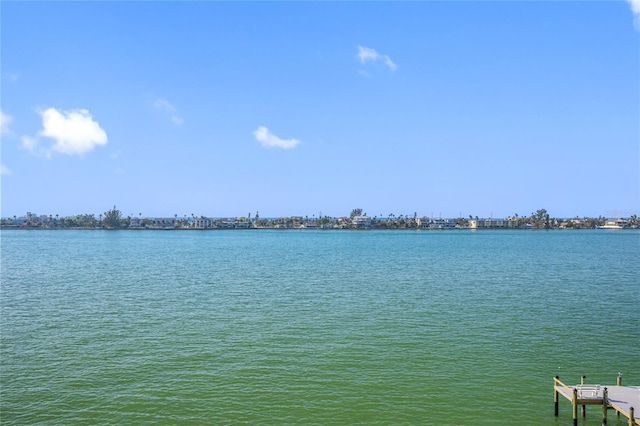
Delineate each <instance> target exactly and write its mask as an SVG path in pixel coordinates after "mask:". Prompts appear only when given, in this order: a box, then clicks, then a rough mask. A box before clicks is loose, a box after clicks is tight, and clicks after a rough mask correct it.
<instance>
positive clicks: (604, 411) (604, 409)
mask: <svg viewBox="0 0 640 426" xmlns="http://www.w3.org/2000/svg"><path fill="white" fill-rule="evenodd" d="M608 394H609V391H608V390H607V388H606V387H605V388H604V389H603V391H602V426H607V409H608V408H609V402H608V401H607V400H608V396H609V395H608Z"/></svg>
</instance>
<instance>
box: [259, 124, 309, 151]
mask: <svg viewBox="0 0 640 426" xmlns="http://www.w3.org/2000/svg"><path fill="white" fill-rule="evenodd" d="M253 135H254V136H255V138H256V140H257V141H258V142H260V145H262V146H263V147H264V148H282V149H291V148H295V147H296V146H297V145H298V144H299V143H300V141H299V140H298V139H280V138H279V137H278V136H276V135H274V134H273V133H271V132H269V129H267V128H266V127H264V126H260V127H258V128H257V129H256V130H254V131H253Z"/></svg>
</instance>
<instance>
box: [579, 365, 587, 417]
mask: <svg viewBox="0 0 640 426" xmlns="http://www.w3.org/2000/svg"><path fill="white" fill-rule="evenodd" d="M585 383H587V376H585V375H584V374H583V375H582V377H580V384H581V385H584V384H585ZM586 416H587V406H586V405H584V404H582V417H586Z"/></svg>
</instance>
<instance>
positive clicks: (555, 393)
mask: <svg viewBox="0 0 640 426" xmlns="http://www.w3.org/2000/svg"><path fill="white" fill-rule="evenodd" d="M555 378H556V379H560V377H558V376H556V377H555ZM553 415H554V416H556V417H558V390H557V389H556V381H555V380H554V381H553Z"/></svg>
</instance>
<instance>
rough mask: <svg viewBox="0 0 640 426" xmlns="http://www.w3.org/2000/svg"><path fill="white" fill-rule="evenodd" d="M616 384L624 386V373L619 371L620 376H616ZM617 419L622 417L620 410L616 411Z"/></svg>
mask: <svg viewBox="0 0 640 426" xmlns="http://www.w3.org/2000/svg"><path fill="white" fill-rule="evenodd" d="M616 386H622V373H621V372H619V371H618V377H617V378H616ZM616 419H617V420H619V419H620V412H619V411H616Z"/></svg>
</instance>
